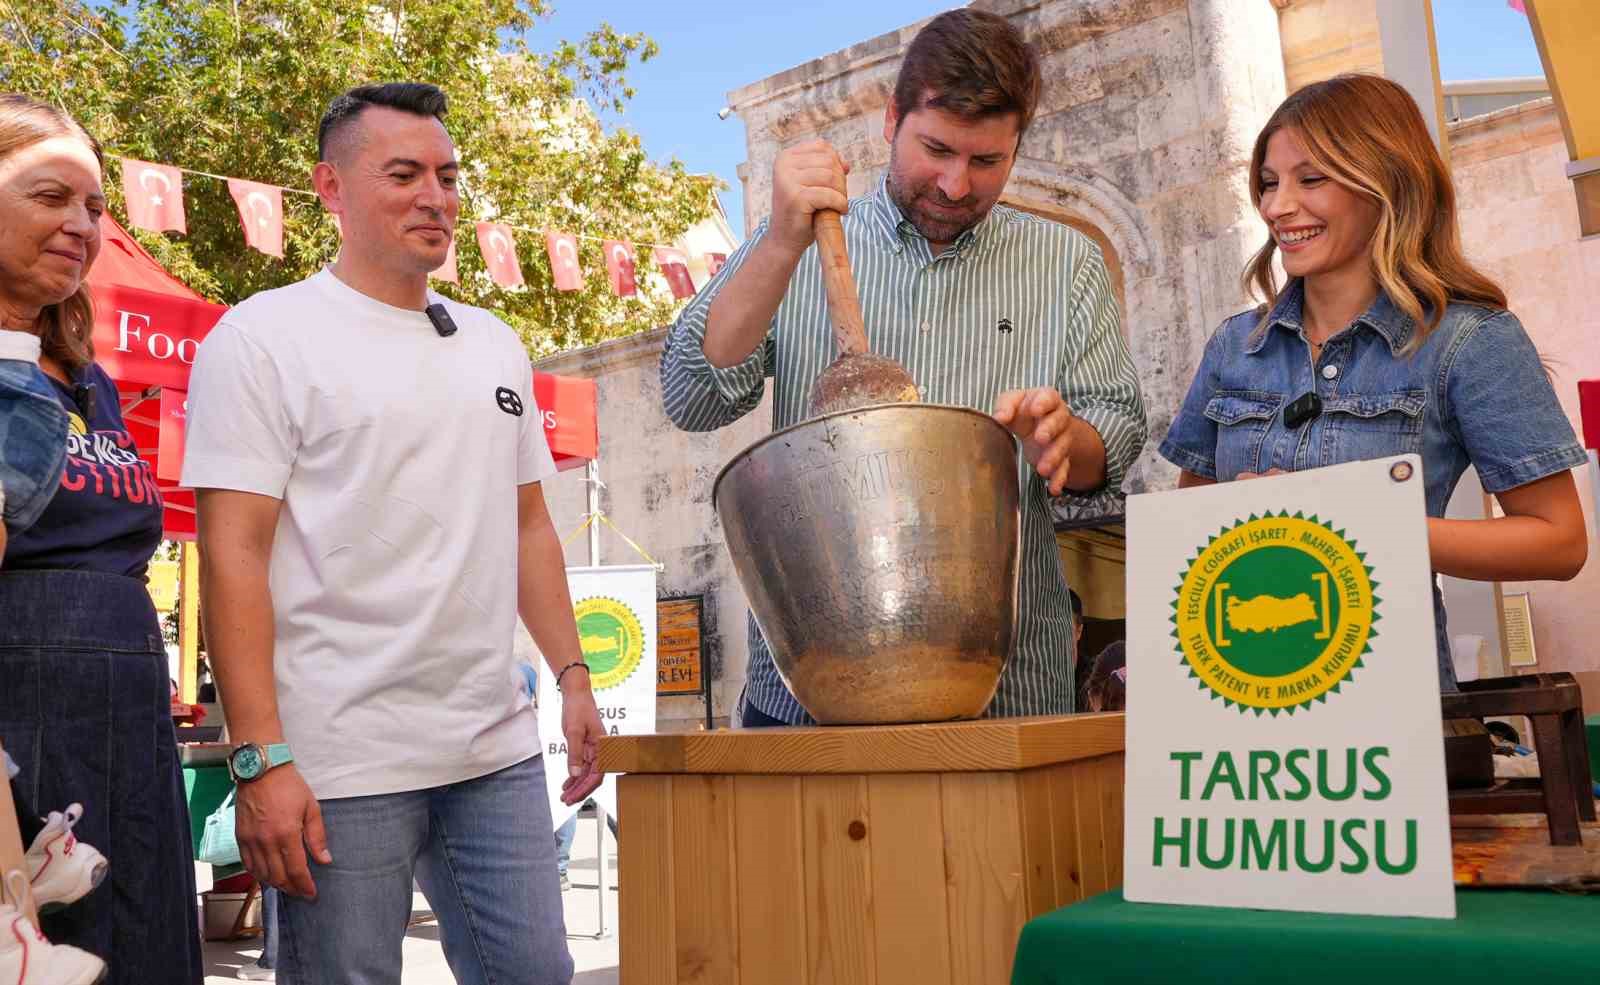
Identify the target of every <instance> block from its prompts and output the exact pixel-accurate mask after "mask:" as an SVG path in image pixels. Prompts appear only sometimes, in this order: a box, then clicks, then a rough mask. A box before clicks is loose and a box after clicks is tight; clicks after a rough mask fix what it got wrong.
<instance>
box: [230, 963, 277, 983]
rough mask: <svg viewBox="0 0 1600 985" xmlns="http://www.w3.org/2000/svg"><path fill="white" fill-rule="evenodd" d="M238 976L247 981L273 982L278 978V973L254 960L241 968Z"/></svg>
mask: <svg viewBox="0 0 1600 985" xmlns="http://www.w3.org/2000/svg"><path fill="white" fill-rule="evenodd" d="M236 977H238V978H241V979H243V980H244V981H247V982H271V981H276V980H277V978H278V973H277V972H276V971H274V970H272V969H271V968H263V967H261V966H260V965H258V964H256V963H255V962H253V961H252V962H251V963H249V964H247V965H245V966H244V967H242V968H240V969H239V972H238V975H237V976H236Z"/></svg>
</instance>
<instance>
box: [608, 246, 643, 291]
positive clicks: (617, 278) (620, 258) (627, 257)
mask: <svg viewBox="0 0 1600 985" xmlns="http://www.w3.org/2000/svg"><path fill="white" fill-rule="evenodd" d="M601 247H602V249H604V250H605V251H606V275H607V276H608V277H610V278H611V293H612V294H615V295H616V296H617V297H619V298H631V297H633V296H634V295H635V294H638V293H639V282H638V279H637V278H636V277H635V276H634V272H633V263H634V261H633V247H632V246H630V245H628V244H627V243H624V242H622V241H621V240H616V239H608V240H606V241H605V242H604V243H603V244H601Z"/></svg>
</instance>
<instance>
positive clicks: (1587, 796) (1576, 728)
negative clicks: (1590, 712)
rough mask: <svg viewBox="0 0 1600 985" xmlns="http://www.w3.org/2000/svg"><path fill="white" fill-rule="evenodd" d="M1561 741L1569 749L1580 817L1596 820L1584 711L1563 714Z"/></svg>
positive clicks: (1572, 710)
mask: <svg viewBox="0 0 1600 985" xmlns="http://www.w3.org/2000/svg"><path fill="white" fill-rule="evenodd" d="M1561 739H1562V741H1563V742H1565V743H1566V747H1567V772H1568V773H1569V774H1570V775H1571V778H1572V792H1573V794H1574V795H1575V796H1576V797H1577V798H1578V817H1579V818H1580V819H1582V820H1585V821H1593V820H1595V808H1594V780H1593V778H1592V777H1590V775H1589V742H1588V739H1587V737H1586V736H1585V735H1584V734H1583V710H1582V709H1581V708H1570V709H1568V710H1566V711H1564V712H1562V713H1561Z"/></svg>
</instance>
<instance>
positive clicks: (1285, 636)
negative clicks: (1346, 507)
mask: <svg viewBox="0 0 1600 985" xmlns="http://www.w3.org/2000/svg"><path fill="white" fill-rule="evenodd" d="M1365 561H1366V555H1365V554H1362V553H1360V552H1359V551H1357V550H1356V545H1355V542H1354V541H1353V540H1349V539H1347V538H1346V537H1345V533H1344V531H1342V530H1334V529H1333V527H1332V526H1331V525H1329V524H1325V523H1322V522H1321V521H1319V520H1318V519H1317V518H1316V517H1315V516H1312V517H1309V518H1308V517H1305V516H1304V515H1303V514H1300V513H1296V514H1294V515H1293V516H1290V515H1289V514H1288V513H1287V512H1284V513H1280V514H1277V515H1273V514H1271V513H1269V514H1267V515H1266V516H1261V517H1258V516H1256V515H1255V514H1251V515H1250V518H1249V519H1248V520H1240V521H1238V522H1237V523H1235V524H1234V525H1233V526H1232V527H1231V528H1229V527H1224V528H1223V529H1222V531H1221V532H1220V533H1218V534H1217V535H1216V536H1214V537H1212V538H1211V539H1210V541H1208V542H1207V543H1206V544H1205V546H1204V547H1202V548H1201V549H1200V551H1199V552H1198V553H1197V554H1196V555H1195V557H1194V558H1193V559H1192V560H1191V561H1190V562H1189V565H1188V568H1187V569H1186V570H1185V571H1184V572H1183V575H1182V580H1181V581H1180V582H1179V584H1178V587H1177V590H1176V595H1175V597H1174V598H1173V600H1172V608H1173V614H1172V617H1171V620H1172V624H1173V630H1172V635H1173V638H1174V639H1175V640H1176V643H1177V650H1178V654H1179V657H1180V663H1181V665H1183V666H1184V667H1186V668H1187V669H1188V671H1189V676H1190V677H1192V678H1194V679H1195V680H1196V681H1197V682H1198V685H1199V687H1200V688H1201V689H1202V690H1206V689H1209V690H1210V691H1211V692H1212V697H1213V698H1221V699H1222V700H1223V703H1224V704H1226V705H1228V706H1229V707H1234V706H1237V707H1238V709H1239V711H1240V713H1244V712H1246V711H1254V712H1255V713H1256V714H1257V715H1260V714H1261V713H1262V712H1270V713H1272V714H1273V715H1277V714H1278V713H1279V712H1285V711H1286V712H1289V713H1290V714H1293V713H1294V711H1295V709H1297V708H1309V707H1310V706H1311V704H1312V702H1313V701H1316V702H1326V701H1327V700H1328V695H1330V694H1335V693H1337V692H1338V691H1339V688H1340V686H1341V685H1342V684H1344V682H1345V681H1347V680H1349V679H1350V676H1351V674H1353V673H1354V672H1355V670H1356V668H1358V667H1360V666H1361V660H1362V656H1363V654H1366V653H1367V652H1369V651H1370V650H1371V649H1372V647H1371V638H1372V637H1373V636H1375V635H1377V634H1376V631H1375V630H1374V629H1373V625H1372V624H1373V623H1374V622H1376V621H1377V620H1378V619H1379V618H1380V616H1379V613H1378V611H1377V607H1378V605H1379V603H1380V602H1381V599H1379V598H1378V597H1377V596H1376V595H1374V594H1373V589H1374V588H1376V587H1377V583H1376V582H1374V581H1373V580H1372V569H1371V568H1370V567H1368V566H1367V565H1366V563H1365Z"/></svg>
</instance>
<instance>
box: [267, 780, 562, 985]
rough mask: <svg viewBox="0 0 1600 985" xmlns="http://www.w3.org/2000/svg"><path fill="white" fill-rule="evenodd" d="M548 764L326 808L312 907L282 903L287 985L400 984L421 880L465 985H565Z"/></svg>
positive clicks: (281, 951) (280, 957)
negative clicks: (326, 855) (324, 854)
mask: <svg viewBox="0 0 1600 985" xmlns="http://www.w3.org/2000/svg"><path fill="white" fill-rule="evenodd" d="M548 797H549V794H548V793H547V792H546V789H545V778H544V759H543V758H542V757H540V756H535V757H534V758H532V759H528V760H524V761H523V762H521V763H518V764H517V765H515V766H509V767H507V768H505V769H503V770H500V771H499V772H497V773H490V774H489V775H488V776H482V777H478V778H476V779H473V780H466V781H463V782H461V783H452V784H450V785H448V786H443V787H434V788H432V789H428V790H414V791H408V792H405V793H394V794H380V795H377V796H372V797H344V798H339V799H335V800H324V801H322V802H321V806H322V823H323V825H324V827H325V828H326V829H327V832H328V851H329V852H331V853H332V854H333V863H332V864H331V865H319V864H317V863H315V862H313V863H312V864H311V875H312V877H313V878H314V879H315V880H316V883H317V898H316V899H315V900H307V899H301V898H299V897H295V896H290V895H288V894H287V893H284V894H281V895H280V896H279V897H278V903H279V907H278V954H277V961H278V981H279V982H281V983H283V985H398V983H399V981H400V948H401V942H402V941H403V939H404V938H405V933H406V923H407V921H408V920H409V918H410V916H411V884H412V880H413V878H414V879H415V880H416V881H417V882H418V883H419V884H420V885H421V886H422V893H423V895H424V896H426V897H427V899H428V904H429V906H431V907H432V908H433V912H434V915H435V916H436V917H437V918H438V920H439V930H440V935H441V942H442V943H443V945H444V954H445V960H446V961H448V962H449V964H450V971H451V973H452V974H454V975H455V979H456V981H457V982H458V983H459V985H489V983H491V982H492V983H495V985H506V983H517V985H547V983H549V985H567V983H569V982H570V981H571V980H572V955H571V954H570V953H568V951H567V929H566V922H565V919H564V917H563V914H562V911H561V889H560V884H559V882H558V880H557V877H556V853H555V843H554V842H553V840H551V839H549V838H531V837H528V835H529V832H536V831H549V830H551V822H550V806H549V800H548Z"/></svg>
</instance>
